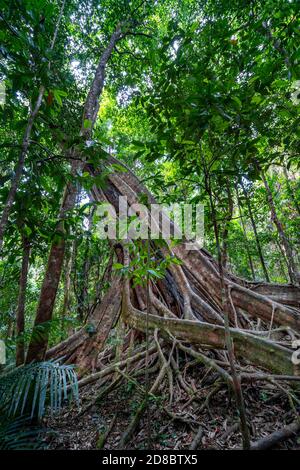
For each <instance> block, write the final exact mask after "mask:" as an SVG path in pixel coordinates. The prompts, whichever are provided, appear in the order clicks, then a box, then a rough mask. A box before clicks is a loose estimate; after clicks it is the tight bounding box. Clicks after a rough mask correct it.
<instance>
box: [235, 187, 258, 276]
mask: <svg viewBox="0 0 300 470" xmlns="http://www.w3.org/2000/svg"><path fill="white" fill-rule="evenodd" d="M236 198H237V205H238V210H239V216H240V221H241V225H242V229H243V232H244V238H245V242H246V243H245V249H246V253H247V257H248V261H249V266H250V270H251V274H252V279H253V280H254V281H255V271H254V266H253V261H252V256H251V253H250V250H249V242H248V236H247V230H246V226H245V222H244V215H243V213H242V207H241V203H240V196H239V190H238V187H237V186H236Z"/></svg>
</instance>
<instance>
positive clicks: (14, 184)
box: [0, 0, 65, 253]
mask: <svg viewBox="0 0 300 470" xmlns="http://www.w3.org/2000/svg"><path fill="white" fill-rule="evenodd" d="M64 6H65V0H63V2H62V6H61V9H60V13H59V17H58V20H57V23H56V27H55V32H54V35H53V38H52V41H51V45H50V51H52V50H53V48H54V45H55V41H56V38H57V34H58V29H59V25H60V22H61V19H62V15H63V11H64ZM50 66H51V62H49V64H48V70H50ZM44 93H45V87H44V86H43V85H42V86H41V87H40V90H39V94H38V97H37V100H36V103H35V105H34V106H33V108H32V109H31V111H30V115H29V119H28V123H27V126H26V130H25V133H24V137H23V140H22V144H21V152H20V155H19V158H18V162H17V165H16V167H15V172H14V176H13V178H12V181H11V186H10V190H9V192H8V196H7V199H6V203H5V206H4V209H3V212H2V215H1V218H0V253H1V251H2V247H3V237H4V232H5V229H6V225H7V222H8V218H9V214H10V211H11V208H12V206H13V203H14V201H15V197H16V192H17V190H18V186H19V183H20V180H21V177H22V174H23V170H24V164H25V158H26V155H27V152H28V148H29V145H30V136H31V131H32V127H33V124H34V121H35V118H36V116H37V114H38V112H39V110H40V107H41V104H42V100H43V96H44Z"/></svg>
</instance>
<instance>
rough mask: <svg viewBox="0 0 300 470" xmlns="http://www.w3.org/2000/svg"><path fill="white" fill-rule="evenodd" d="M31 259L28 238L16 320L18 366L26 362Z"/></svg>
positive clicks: (24, 249)
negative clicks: (26, 309)
mask: <svg viewBox="0 0 300 470" xmlns="http://www.w3.org/2000/svg"><path fill="white" fill-rule="evenodd" d="M29 257H30V243H29V241H28V239H27V238H23V258H22V268H21V274H20V282H19V298H18V307H17V318H16V335H17V351H16V365H17V366H20V365H21V364H24V360H25V347H24V338H23V334H24V327H25V301H26V288H27V280H28V269H29Z"/></svg>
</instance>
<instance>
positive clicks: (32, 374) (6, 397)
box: [0, 361, 79, 419]
mask: <svg viewBox="0 0 300 470" xmlns="http://www.w3.org/2000/svg"><path fill="white" fill-rule="evenodd" d="M48 398H49V405H50V410H51V412H52V413H55V412H59V411H60V409H61V406H62V403H63V401H64V400H67V399H69V400H75V401H76V402H78V400H79V393H78V383H77V376H76V373H75V371H74V367H73V366H71V365H62V364H59V363H58V362H53V361H47V362H37V363H32V364H28V365H25V366H22V367H18V368H17V369H14V370H12V371H11V372H9V373H6V374H5V375H2V376H0V402H1V404H2V405H3V407H4V409H5V412H6V414H7V415H8V416H22V415H23V414H24V413H25V412H26V413H28V411H29V413H30V416H31V418H32V417H33V416H37V417H38V419H40V418H41V417H42V416H43V415H44V413H45V408H46V403H47V399H48ZM29 407H30V410H28V408H29Z"/></svg>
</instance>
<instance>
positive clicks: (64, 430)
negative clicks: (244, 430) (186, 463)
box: [45, 371, 300, 450]
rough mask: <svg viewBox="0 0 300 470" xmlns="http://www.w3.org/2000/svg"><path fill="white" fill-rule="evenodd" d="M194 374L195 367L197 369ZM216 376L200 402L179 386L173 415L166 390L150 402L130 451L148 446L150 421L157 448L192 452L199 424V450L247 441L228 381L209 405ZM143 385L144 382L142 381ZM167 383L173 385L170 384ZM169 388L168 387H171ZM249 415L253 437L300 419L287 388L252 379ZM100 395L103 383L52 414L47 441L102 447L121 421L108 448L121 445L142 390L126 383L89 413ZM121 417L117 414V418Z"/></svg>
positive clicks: (296, 443)
mask: <svg viewBox="0 0 300 470" xmlns="http://www.w3.org/2000/svg"><path fill="white" fill-rule="evenodd" d="M193 372H194V371H193ZM195 380H196V377H195V372H194V377H193V375H189V377H188V381H189V383H190V384H193V382H194V381H195ZM211 382H212V380H211V377H209V376H208V377H207V380H206V382H205V380H204V381H202V387H201V389H200V391H199V392H197V400H193V401H191V400H190V399H189V397H188V396H187V394H186V393H185V392H184V391H183V390H181V389H180V390H179V389H177V388H176V393H175V394H174V399H173V403H172V406H171V408H168V409H170V410H171V412H172V413H173V417H174V416H175V415H176V418H175V419H172V418H171V417H170V416H169V415H168V414H167V412H166V411H165V408H167V407H168V399H169V398H168V395H167V394H166V395H164V394H163V392H164V389H163V391H162V394H161V396H160V397H158V398H157V399H154V400H151V401H150V404H149V415H147V413H145V414H144V415H143V417H142V419H141V421H140V423H139V427H138V429H137V430H136V432H135V434H134V437H133V438H132V439H131V440H130V442H129V443H128V445H127V446H126V448H127V449H147V448H149V446H148V440H147V439H148V425H149V427H150V435H151V446H150V448H151V449H153V450H159V449H160V450H168V449H172V450H188V449H189V447H190V445H191V443H192V441H193V439H194V436H195V434H196V433H197V431H198V429H199V426H201V428H202V430H203V434H202V438H201V441H200V444H199V446H198V449H212V450H222V449H238V448H240V447H241V443H242V439H241V434H240V431H239V425H238V416H237V412H236V406H235V400H234V396H231V397H230V394H229V391H228V388H227V387H226V386H225V385H224V386H221V388H220V389H219V390H217V391H216V393H214V394H213V395H212V396H211V399H210V400H209V403H208V404H207V406H205V405H204V404H205V400H206V398H207V396H208V395H209V393H210V392H211V391H212V390H214V389H215V387H216V383H211ZM140 384H141V385H142V381H141V382H140ZM165 385H167V384H165ZM165 390H166V392H167V391H168V387H167V386H166V389H165ZM243 392H244V399H245V405H246V411H247V418H248V422H249V424H250V432H251V441H257V440H258V439H260V438H262V437H265V436H267V435H269V434H271V433H272V432H274V431H275V430H278V429H281V428H282V427H283V426H284V425H286V424H289V423H291V422H292V421H293V420H294V419H295V412H296V411H295V409H294V410H293V409H292V408H291V402H290V398H291V397H289V395H288V394H287V393H285V392H284V390H282V391H279V392H278V389H277V391H276V390H275V389H274V387H273V386H272V384H265V383H257V382H256V383H252V384H245V385H244V386H243ZM98 394H99V388H97V386H95V385H94V386H87V387H85V389H83V390H82V393H81V404H80V406H79V407H78V406H75V405H73V406H72V407H71V408H67V407H66V408H65V409H64V410H63V412H62V413H61V414H59V416H57V417H55V416H54V417H48V418H47V420H46V423H45V425H46V427H47V428H48V429H49V433H47V443H48V445H49V448H50V449H67V450H83V449H97V448H98V447H99V438H100V436H101V435H102V434H103V433H104V432H105V431H106V430H107V429H108V428H109V425H110V423H111V421H112V420H113V419H115V422H114V425H113V426H112V430H111V432H110V433H109V436H108V438H107V440H106V443H105V445H104V449H117V448H118V445H119V442H120V438H121V435H122V433H123V432H124V430H125V429H126V428H127V426H128V425H129V423H130V421H131V419H132V417H133V416H134V413H135V411H136V409H137V407H138V405H139V404H140V403H141V399H142V398H141V392H140V391H139V389H136V388H132V384H124V385H122V386H121V387H119V388H118V389H117V390H115V391H112V392H111V393H110V394H109V395H106V396H105V397H104V398H103V403H102V404H100V405H93V406H92V407H91V408H90V409H89V410H87V411H86V412H83V410H84V409H85V407H86V405H87V404H88V403H90V402H91V400H93V398H95V397H96V396H97V395H98ZM114 417H115V418H114ZM275 449H300V437H299V436H298V437H297V436H295V437H294V438H292V439H289V440H286V441H285V442H283V443H281V444H278V445H277V446H276V447H275Z"/></svg>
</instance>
